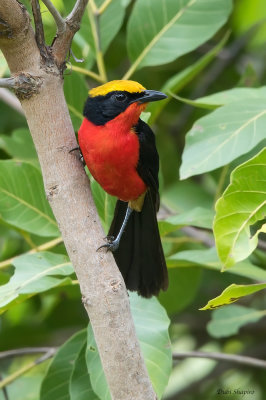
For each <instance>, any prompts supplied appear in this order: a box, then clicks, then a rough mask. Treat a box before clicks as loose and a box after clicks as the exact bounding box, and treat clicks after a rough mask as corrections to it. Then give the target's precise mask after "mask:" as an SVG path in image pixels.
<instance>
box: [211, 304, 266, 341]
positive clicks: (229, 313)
mask: <svg viewBox="0 0 266 400" xmlns="http://www.w3.org/2000/svg"><path fill="white" fill-rule="evenodd" d="M265 315H266V311H259V310H255V309H253V308H248V307H243V306H237V305H231V306H227V307H224V308H221V309H219V310H215V311H213V313H212V320H211V321H210V322H209V323H208V325H207V330H208V332H209V334H210V335H211V336H213V337H216V338H220V337H226V336H230V335H234V334H236V333H237V332H238V331H239V329H240V328H241V326H244V325H246V324H248V323H250V322H257V321H258V320H259V319H260V318H262V317H263V316H265Z"/></svg>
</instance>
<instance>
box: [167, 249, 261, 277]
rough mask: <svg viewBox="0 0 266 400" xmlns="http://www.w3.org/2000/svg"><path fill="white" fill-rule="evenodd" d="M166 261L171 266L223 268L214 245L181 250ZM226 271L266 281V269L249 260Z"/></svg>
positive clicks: (218, 269) (217, 269)
mask: <svg viewBox="0 0 266 400" xmlns="http://www.w3.org/2000/svg"><path fill="white" fill-rule="evenodd" d="M166 261H167V266H168V267H170V268H171V267H172V268H174V267H191V266H192V267H193V266H195V265H200V266H202V267H204V268H208V269H212V270H215V271H220V270H221V262H220V260H219V258H218V256H217V252H216V249H215V248H214V247H213V248H210V249H204V250H184V251H179V252H178V253H176V254H173V255H172V256H170V257H168V258H167V260H166ZM226 272H228V273H230V274H235V275H239V276H243V277H245V278H249V279H252V280H256V281H266V271H265V270H264V269H262V268H259V267H257V266H256V265H253V264H251V263H250V262H248V261H241V262H239V263H237V264H236V266H235V268H231V269H228V270H226Z"/></svg>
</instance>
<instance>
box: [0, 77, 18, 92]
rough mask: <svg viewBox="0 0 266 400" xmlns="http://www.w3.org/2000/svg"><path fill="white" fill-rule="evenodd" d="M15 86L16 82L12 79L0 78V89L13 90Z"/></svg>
mask: <svg viewBox="0 0 266 400" xmlns="http://www.w3.org/2000/svg"><path fill="white" fill-rule="evenodd" d="M15 85H16V81H15V79H14V78H1V79H0V87H1V88H8V89H13V88H14V87H15Z"/></svg>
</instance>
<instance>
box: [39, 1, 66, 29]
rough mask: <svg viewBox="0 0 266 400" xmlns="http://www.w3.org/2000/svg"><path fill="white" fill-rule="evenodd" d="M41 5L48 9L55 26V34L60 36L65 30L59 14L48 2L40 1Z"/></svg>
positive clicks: (64, 24) (62, 19) (64, 23)
mask: <svg viewBox="0 0 266 400" xmlns="http://www.w3.org/2000/svg"><path fill="white" fill-rule="evenodd" d="M42 2H43V4H45V6H46V7H47V8H48V10H49V11H50V13H51V14H52V16H53V18H54V20H55V23H56V26H57V34H61V33H63V32H65V30H66V21H65V20H64V18H63V17H62V16H61V14H60V13H59V12H58V10H57V9H56V7H55V6H54V5H53V3H52V2H51V1H50V0H42Z"/></svg>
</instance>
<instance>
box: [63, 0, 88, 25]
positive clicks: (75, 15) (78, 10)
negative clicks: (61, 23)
mask: <svg viewBox="0 0 266 400" xmlns="http://www.w3.org/2000/svg"><path fill="white" fill-rule="evenodd" d="M87 4H88V0H77V1H76V3H75V5H74V7H73V9H72V11H71V13H70V14H69V15H68V16H67V18H66V21H67V22H69V23H71V25H74V24H76V25H78V27H77V29H76V30H78V29H79V25H80V21H81V18H82V15H83V14H84V11H85V8H86V6H87Z"/></svg>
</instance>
